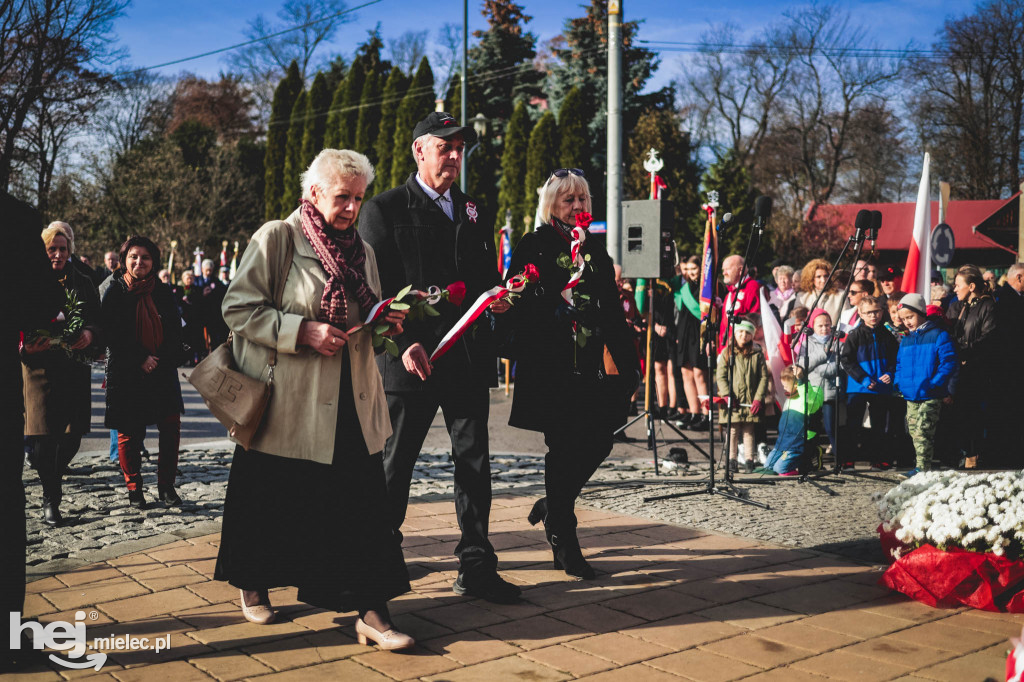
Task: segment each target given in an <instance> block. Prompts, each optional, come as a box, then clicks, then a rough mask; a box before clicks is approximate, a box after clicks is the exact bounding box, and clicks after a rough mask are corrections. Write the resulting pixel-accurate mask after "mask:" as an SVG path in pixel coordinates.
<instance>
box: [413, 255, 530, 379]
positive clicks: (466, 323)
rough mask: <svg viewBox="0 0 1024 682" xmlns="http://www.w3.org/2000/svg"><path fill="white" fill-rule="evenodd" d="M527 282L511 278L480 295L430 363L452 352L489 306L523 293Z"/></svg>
mask: <svg viewBox="0 0 1024 682" xmlns="http://www.w3.org/2000/svg"><path fill="white" fill-rule="evenodd" d="M527 281H528V280H527V279H526V277H524V276H522V275H516V276H514V277H510V278H509V280H508V282H506V283H505V284H504V285H499V286H496V287H491V288H490V289H488V290H487V291H485V292H484V293H482V294H480V295H479V296H478V297H477V299H476V300H475V301H473V305H471V306H470V307H469V310H467V311H466V314H465V315H463V316H462V317H461V318H459V321H458V322H456V323H455V326H454V327H452V328H451V329H449V330H448V333H447V334H445V335H444V338H443V339H441V343H439V344H437V348H435V349H434V352H433V353H431V354H430V361H431V362H433V361H434V360H437V359H438V358H440V357H441V356H442V355H444V354H445V353H447V352H448V351H449V350H451V347H452V346H454V345H455V342H456V341H458V340H459V339H460V338H461V337H462V335H463V334H465V333H466V330H467V329H469V328H470V327H471V326H472V324H473V323H474V322H476V318H478V317H480V315H482V314H483V312H484V311H485V310H487V306H489V305H491V304H492V303H494V302H495V301H500V300H501V299H503V298H505V297H506V296H508V295H509V294H518V293H521V292H522V291H523V289H525V288H526V283H527Z"/></svg>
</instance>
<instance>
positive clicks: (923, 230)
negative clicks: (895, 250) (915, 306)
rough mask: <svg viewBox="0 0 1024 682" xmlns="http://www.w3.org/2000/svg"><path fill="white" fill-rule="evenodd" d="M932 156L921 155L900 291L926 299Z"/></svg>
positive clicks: (930, 267)
mask: <svg viewBox="0 0 1024 682" xmlns="http://www.w3.org/2000/svg"><path fill="white" fill-rule="evenodd" d="M930 162H931V157H930V156H929V155H928V153H927V152H926V153H925V155H924V168H923V169H922V170H921V185H920V187H919V188H918V190H917V207H916V208H915V209H914V231H913V233H912V235H911V239H910V251H909V252H908V253H907V267H905V268H903V286H902V287H901V288H902V289H903V291H905V292H906V293H908V294H922V295H923V296H924V297H925V300H928V292H929V290H930V287H931V277H932V202H931V192H930V186H929V181H930V175H929V172H928V165H929V163H930Z"/></svg>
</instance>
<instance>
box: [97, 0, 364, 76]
mask: <svg viewBox="0 0 1024 682" xmlns="http://www.w3.org/2000/svg"><path fill="white" fill-rule="evenodd" d="M383 1H384V0H370V1H369V2H364V3H363V4H362V5H357V6H355V7H353V8H351V9H345V10H342V11H340V12H335V13H334V14H328V15H326V16H322V17H320V18H319V19H314V20H312V21H307V22H306V23H305V24H299V25H297V26H291V27H289V28H286V29H282V30H280V31H277V32H276V33H271V34H269V35H265V36H260V37H259V38H253V39H252V40H247V41H245V42H242V43H236V44H234V45H229V46H227V47H221V48H217V49H216V50H210V51H209V52H203V53H202V54H196V55H192V56H190V57H181V58H180V59H172V60H171V61H169V62H164V63H162V64H154V65H152V66H143V67H141V68H138V69H130V70H127V71H118V72H115V73H114V74H113V75H114V76H115V77H122V76H132V75H135V74H137V73H145V72H146V71H152V70H153V69H162V68H164V67H165V66H174V65H176V64H184V63H185V62H191V61H195V60H196V59H202V58H203V57H211V56H213V55H215V54H221V53H223V52H230V51H231V50H237V49H238V48H240V47H248V46H249V45H255V44H256V43H262V42H265V41H267V40H271V39H273V38H277V37H279V36H283V35H285V34H287V33H292V32H293V31H301V30H302V29H304V28H309V27H310V26H315V25H316V24H319V23H322V22H324V21H327V20H328V19H336V18H337V17H341V16H344V15H346V14H351V13H352V12H355V11H356V10H359V9H363V8H364V7H369V6H370V5H376V4H378V3H380V2H383Z"/></svg>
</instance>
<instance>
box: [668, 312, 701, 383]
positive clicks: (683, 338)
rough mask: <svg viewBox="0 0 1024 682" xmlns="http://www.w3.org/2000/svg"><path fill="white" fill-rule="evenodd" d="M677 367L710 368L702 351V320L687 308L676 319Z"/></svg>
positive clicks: (675, 358)
mask: <svg viewBox="0 0 1024 682" xmlns="http://www.w3.org/2000/svg"><path fill="white" fill-rule="evenodd" d="M674 360H675V363H676V367H697V368H699V369H707V368H708V359H707V357H705V356H704V355H703V354H701V352H700V320H698V319H697V318H696V317H694V316H693V315H692V314H691V313H690V311H689V310H686V309H685V308H684V309H683V310H680V311H679V313H678V316H677V319H676V344H675V355H674Z"/></svg>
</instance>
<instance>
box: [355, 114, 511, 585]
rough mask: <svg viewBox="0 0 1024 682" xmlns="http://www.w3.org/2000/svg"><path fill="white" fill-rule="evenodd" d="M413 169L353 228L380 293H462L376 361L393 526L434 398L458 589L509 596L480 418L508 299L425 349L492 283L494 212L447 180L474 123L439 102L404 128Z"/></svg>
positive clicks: (486, 406) (454, 173)
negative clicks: (455, 527)
mask: <svg viewBox="0 0 1024 682" xmlns="http://www.w3.org/2000/svg"><path fill="white" fill-rule="evenodd" d="M412 137H413V142H412V155H413V157H414V158H415V160H416V172H415V173H412V174H410V175H409V177H408V179H406V181H405V184H403V185H400V186H398V187H394V188H392V189H389V190H388V191H386V192H383V193H381V194H378V195H376V196H374V197H373V199H371V200H370V201H368V202H366V206H365V207H364V209H363V213H362V217H361V218H360V220H359V232H360V234H362V235H363V238H364V239H366V242H367V243H368V244H370V245H371V246H373V248H374V250H375V251H376V252H377V262H378V264H379V265H380V279H381V284H382V286H383V291H384V294H385V295H386V296H394V295H395V294H396V293H398V292H400V291H401V290H402V289H404V288H405V287H407V286H409V285H411V286H412V287H413V288H414V289H416V290H418V291H423V292H425V291H427V290H428V289H429V288H430V287H446V286H447V285H449V284H451V283H452V282H463V283H464V284H465V296H466V300H465V301H464V302H462V304H461V305H458V304H455V302H454V300H449V301H447V302H442V303H439V304H438V306H437V307H436V310H435V312H437V313H438V315H436V316H435V315H430V316H428V317H423V318H422V319H411V320H410V321H409V323H408V324H407V325H406V328H405V333H404V334H402V335H401V336H400V337H398V338H396V339H395V343H396V344H397V349H396V350H397V351H398V352H397V354H396V355H391V354H390V353H382V354H381V355H380V356H379V357H378V360H377V363H378V367H379V368H380V373H381V375H382V376H383V378H384V390H385V392H386V393H387V401H388V410H389V411H390V415H391V426H392V429H393V431H394V435H392V436H391V438H389V439H388V443H387V446H386V447H385V449H384V468H385V472H386V474H387V480H388V505H389V507H390V513H391V523H392V527H393V528H394V529H395V531H397V532H399V534H400V530H399V529H400V528H401V527H402V524H403V523H404V522H405V514H406V510H407V509H408V505H409V487H410V485H411V482H412V474H413V469H414V468H415V466H416V460H417V459H418V458H419V456H420V449H421V447H422V446H423V440H424V439H425V438H426V436H427V432H428V431H429V429H430V424H431V422H433V421H434V417H435V416H436V415H437V410H438V408H440V410H441V412H442V413H443V414H444V422H445V426H446V428H447V429H448V435H449V437H450V438H451V443H452V460H453V461H454V463H455V510H456V514H457V515H458V519H459V529H460V530H461V537H460V539H459V543H458V545H456V547H455V554H456V556H457V557H458V559H459V573H458V576H457V577H456V579H455V582H454V583H453V584H452V590H453V591H454V592H455V593H456V594H460V595H470V596H474V597H479V598H481V599H484V600H486V601H491V602H497V603H510V602H515V601H517V600H518V599H519V595H520V593H521V590H520V588H519V586H518V585H515V584H513V583H510V582H508V581H506V580H504V579H503V578H502V577H501V576H500V575H499V574H498V570H497V568H498V558H497V555H496V554H495V551H494V547H493V546H492V545H491V541H490V540H489V539H488V537H487V536H488V526H489V520H490V513H491V470H490V450H489V446H488V436H487V419H488V416H489V412H490V398H489V397H488V396H489V388H490V387H491V386H497V383H498V382H497V372H496V371H495V369H496V361H497V354H496V350H495V348H494V343H493V335H492V334H491V324H490V323H491V321H492V320H493V319H494V317H493V314H500V313H503V312H505V311H506V310H508V307H509V304H508V302H507V301H506V300H504V299H503V298H502V299H496V300H494V301H493V302H492V303H491V304H490V305H489V306H488V307H487V310H486V311H485V312H484V313H483V317H481V318H480V319H478V320H477V323H476V326H475V327H474V328H473V330H472V332H471V333H468V334H464V335H462V336H461V337H459V338H458V340H457V341H456V342H455V343H454V344H453V346H452V347H451V348H450V349H449V350H448V352H446V353H445V354H444V356H443V357H435V360H436V362H432V361H431V359H430V354H431V351H434V350H435V349H436V348H437V347H438V346H439V344H440V343H441V341H442V340H443V339H444V337H445V336H446V333H447V332H448V331H449V330H451V329H452V328H453V327H454V326H455V325H456V324H457V323H458V321H459V320H460V319H461V317H462V316H463V315H464V314H465V313H467V312H469V311H470V309H471V308H472V306H473V304H474V302H475V301H476V300H477V299H478V298H479V297H480V296H481V294H483V293H484V292H486V291H488V290H490V289H492V288H493V287H495V286H496V285H498V284H499V282H500V280H501V278H500V276H499V274H498V270H497V260H498V257H497V253H496V252H495V248H494V232H493V228H494V216H493V215H492V214H489V213H486V212H483V211H482V210H481V207H480V205H479V204H477V203H476V201H475V200H474V199H473V198H472V197H469V196H467V195H466V194H463V193H462V192H461V191H460V190H459V187H458V185H457V184H456V182H455V180H456V179H457V178H458V175H459V172H460V170H461V167H462V158H463V154H464V153H465V151H466V148H467V146H472V145H473V143H475V142H476V132H475V131H474V130H473V127H472V126H460V125H459V124H458V122H457V121H456V120H455V118H454V117H453V116H452V115H451V114H447V113H445V112H443V111H436V112H432V113H430V114H428V115H427V116H426V118H424V119H423V120H422V121H420V122H419V123H417V124H416V126H415V128H414V129H413V133H412Z"/></svg>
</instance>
